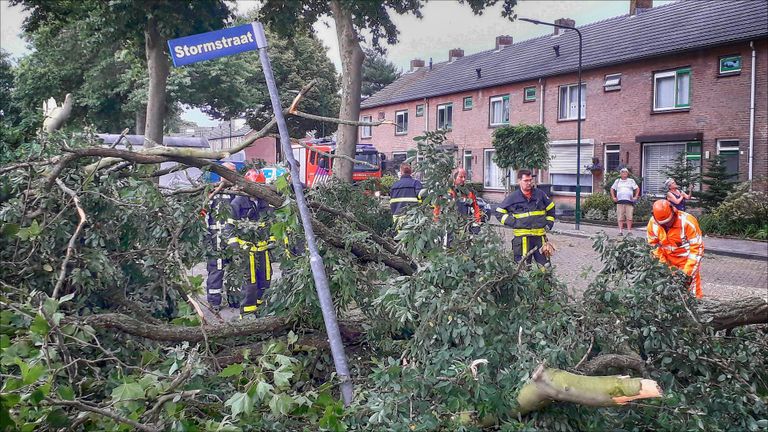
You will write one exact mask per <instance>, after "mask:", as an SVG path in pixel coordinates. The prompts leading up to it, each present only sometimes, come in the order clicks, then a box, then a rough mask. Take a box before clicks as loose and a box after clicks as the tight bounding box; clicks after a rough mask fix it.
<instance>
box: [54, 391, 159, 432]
mask: <svg viewBox="0 0 768 432" xmlns="http://www.w3.org/2000/svg"><path fill="white" fill-rule="evenodd" d="M45 400H46V401H47V402H48V403H49V404H51V405H59V406H67V407H74V408H77V409H79V410H81V411H90V412H92V413H96V414H99V415H102V416H104V417H108V418H111V419H112V420H115V421H118V422H120V423H123V424H127V425H129V426H131V427H133V428H135V429H137V430H140V431H142V432H160V429H155V428H153V427H151V426H147V425H145V424H144V423H139V422H137V421H135V420H131V419H129V418H126V417H123V416H121V415H119V414H117V413H115V412H114V411H112V410H109V409H106V408H100V407H96V406H92V405H89V404H86V403H84V402H81V401H78V400H73V401H66V400H60V399H51V398H46V399H45Z"/></svg>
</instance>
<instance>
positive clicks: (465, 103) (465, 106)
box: [461, 96, 473, 111]
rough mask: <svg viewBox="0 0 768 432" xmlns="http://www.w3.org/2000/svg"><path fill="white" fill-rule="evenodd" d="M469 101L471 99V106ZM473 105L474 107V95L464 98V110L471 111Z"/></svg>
mask: <svg viewBox="0 0 768 432" xmlns="http://www.w3.org/2000/svg"><path fill="white" fill-rule="evenodd" d="M467 101H469V106H467ZM472 107H473V102H472V96H465V97H464V99H463V103H462V105H461V109H462V111H469V110H471V109H472Z"/></svg>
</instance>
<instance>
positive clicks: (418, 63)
mask: <svg viewBox="0 0 768 432" xmlns="http://www.w3.org/2000/svg"><path fill="white" fill-rule="evenodd" d="M423 67H424V60H422V59H413V60H411V72H414V71H415V70H416V69H418V68H423Z"/></svg>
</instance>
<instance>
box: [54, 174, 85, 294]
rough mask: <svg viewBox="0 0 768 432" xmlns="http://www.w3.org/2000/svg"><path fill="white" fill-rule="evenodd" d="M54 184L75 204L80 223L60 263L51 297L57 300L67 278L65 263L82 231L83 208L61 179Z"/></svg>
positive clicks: (83, 222) (83, 221)
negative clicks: (57, 277)
mask: <svg viewBox="0 0 768 432" xmlns="http://www.w3.org/2000/svg"><path fill="white" fill-rule="evenodd" d="M56 184H57V185H59V188H60V189H61V190H62V191H63V192H64V193H66V194H67V195H69V196H70V197H71V198H72V201H74V203H75V207H77V215H78V216H79V217H80V222H78V224H77V228H75V233H74V234H72V237H70V239H69V243H68V244H67V253H66V255H65V256H64V260H63V261H62V262H61V270H60V271H59V279H58V280H57V281H56V286H55V287H54V288H53V294H52V295H51V297H53V298H55V299H58V298H59V291H60V290H61V286H62V285H63V284H64V279H65V278H66V276H67V263H69V259H70V258H72V252H73V251H74V250H75V242H76V241H77V239H78V237H80V231H81V230H82V229H83V225H85V221H86V218H85V210H83V207H82V206H80V199H79V198H78V197H77V194H76V193H75V191H73V190H72V189H70V188H68V187H67V186H66V185H65V184H64V182H63V181H61V179H58V178H57V179H56Z"/></svg>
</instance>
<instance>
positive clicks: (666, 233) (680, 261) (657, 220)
mask: <svg viewBox="0 0 768 432" xmlns="http://www.w3.org/2000/svg"><path fill="white" fill-rule="evenodd" d="M647 236H648V244H649V245H651V247H653V248H654V249H653V255H654V256H655V257H656V258H658V259H659V260H660V261H661V262H663V263H665V264H668V265H669V266H671V267H676V268H678V269H680V270H682V272H683V273H685V274H686V275H688V276H689V277H690V278H691V283H690V289H691V291H692V292H693V294H694V295H695V296H696V298H702V297H703V296H704V294H703V293H702V291H701V275H700V274H699V270H700V268H701V258H702V257H703V256H704V240H703V237H702V233H701V228H699V221H697V220H696V218H695V217H693V215H691V214H689V213H686V212H684V211H682V210H678V209H676V208H675V207H674V206H673V205H671V204H670V202H669V201H667V200H665V199H662V200H658V201H656V202H654V203H653V216H651V219H650V220H649V221H648V231H647Z"/></svg>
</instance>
